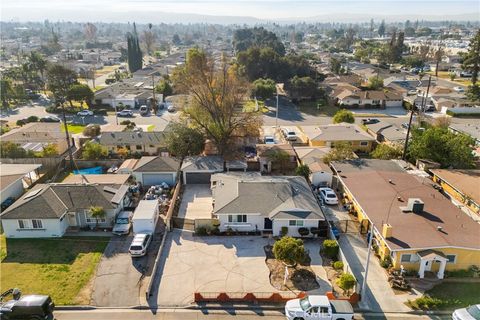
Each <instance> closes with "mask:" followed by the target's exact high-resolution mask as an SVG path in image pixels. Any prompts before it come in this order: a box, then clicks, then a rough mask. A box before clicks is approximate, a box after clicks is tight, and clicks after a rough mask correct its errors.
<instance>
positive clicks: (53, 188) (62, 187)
mask: <svg viewBox="0 0 480 320" xmlns="http://www.w3.org/2000/svg"><path fill="white" fill-rule="evenodd" d="M129 204H130V197H129V196H128V186H127V185H112V184H110V185H106V184H70V183H58V184H57V183H50V184H38V185H36V186H35V187H34V188H32V189H31V190H30V191H29V192H28V193H27V194H25V195H24V196H22V197H21V198H20V199H18V200H17V201H16V202H15V203H14V204H12V205H11V206H10V207H9V208H7V209H6V210H5V211H4V212H3V213H2V214H1V215H0V217H1V219H2V227H3V231H4V233H5V236H6V237H7V238H49V237H61V236H63V235H64V234H65V232H66V231H67V229H68V228H69V227H71V228H74V229H79V228H84V227H92V228H93V227H96V226H98V227H103V228H107V227H112V226H113V222H114V219H115V216H116V215H117V214H118V213H119V212H120V211H121V210H122V209H123V208H124V207H125V206H128V205H129ZM92 206H97V207H102V208H103V209H104V210H105V212H106V214H105V216H104V217H103V218H93V217H92V216H91V214H90V208H91V207H92Z"/></svg>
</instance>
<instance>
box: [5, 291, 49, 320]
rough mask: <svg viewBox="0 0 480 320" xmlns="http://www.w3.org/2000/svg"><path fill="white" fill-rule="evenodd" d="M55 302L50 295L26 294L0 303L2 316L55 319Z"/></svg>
mask: <svg viewBox="0 0 480 320" xmlns="http://www.w3.org/2000/svg"><path fill="white" fill-rule="evenodd" d="M54 308H55V304H54V303H53V301H52V298H50V296H44V295H26V296H23V297H20V298H17V299H14V300H10V301H7V302H2V303H1V304H0V318H1V319H2V320H13V319H53V310H54Z"/></svg>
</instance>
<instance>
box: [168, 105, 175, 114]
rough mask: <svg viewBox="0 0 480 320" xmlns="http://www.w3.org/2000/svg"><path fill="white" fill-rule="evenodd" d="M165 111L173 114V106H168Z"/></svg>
mask: <svg viewBox="0 0 480 320" xmlns="http://www.w3.org/2000/svg"><path fill="white" fill-rule="evenodd" d="M167 111H168V112H175V107H174V106H173V104H171V105H169V106H168V108H167Z"/></svg>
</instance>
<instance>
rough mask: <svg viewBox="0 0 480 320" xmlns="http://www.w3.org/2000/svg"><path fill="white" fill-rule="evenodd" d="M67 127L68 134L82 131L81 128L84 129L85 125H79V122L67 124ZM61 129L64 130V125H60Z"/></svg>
mask: <svg viewBox="0 0 480 320" xmlns="http://www.w3.org/2000/svg"><path fill="white" fill-rule="evenodd" d="M67 127H68V132H69V133H70V134H76V133H82V132H83V129H85V126H84V125H81V124H71V123H69V124H67ZM62 131H63V132H65V127H64V126H62Z"/></svg>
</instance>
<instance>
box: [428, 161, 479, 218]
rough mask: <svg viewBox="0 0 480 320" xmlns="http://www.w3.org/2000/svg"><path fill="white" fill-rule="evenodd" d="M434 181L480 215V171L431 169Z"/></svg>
mask: <svg viewBox="0 0 480 320" xmlns="http://www.w3.org/2000/svg"><path fill="white" fill-rule="evenodd" d="M430 171H431V172H432V173H433V181H435V182H436V183H438V184H439V185H440V186H441V187H442V188H443V190H444V191H446V192H447V193H448V194H449V195H450V196H452V197H453V198H455V199H456V200H458V201H459V202H461V203H463V204H464V205H466V206H467V207H468V208H469V209H470V210H472V211H473V212H474V213H476V214H478V215H480V170H448V169H431V170H430Z"/></svg>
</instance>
